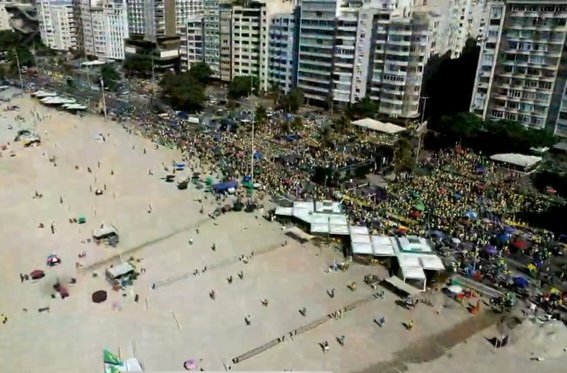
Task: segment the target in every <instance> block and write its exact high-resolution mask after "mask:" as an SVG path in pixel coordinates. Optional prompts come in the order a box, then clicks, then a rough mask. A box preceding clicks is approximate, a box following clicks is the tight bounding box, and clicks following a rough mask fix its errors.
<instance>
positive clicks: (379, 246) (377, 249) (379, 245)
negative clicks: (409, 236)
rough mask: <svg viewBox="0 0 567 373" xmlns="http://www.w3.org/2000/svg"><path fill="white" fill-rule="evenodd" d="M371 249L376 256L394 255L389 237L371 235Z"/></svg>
mask: <svg viewBox="0 0 567 373" xmlns="http://www.w3.org/2000/svg"><path fill="white" fill-rule="evenodd" d="M372 249H373V250H374V255H376V256H396V252H395V250H394V246H393V245H392V242H391V241H390V237H385V236H372Z"/></svg>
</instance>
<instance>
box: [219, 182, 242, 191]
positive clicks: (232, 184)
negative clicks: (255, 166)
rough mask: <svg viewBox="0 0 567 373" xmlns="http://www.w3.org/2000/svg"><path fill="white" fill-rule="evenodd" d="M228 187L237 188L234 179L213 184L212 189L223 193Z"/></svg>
mask: <svg viewBox="0 0 567 373" xmlns="http://www.w3.org/2000/svg"><path fill="white" fill-rule="evenodd" d="M230 188H234V189H236V188H238V183H237V182H236V181H227V182H224V183H218V184H215V185H213V191H215V192H216V193H224V192H226V191H228V190H229V189H230Z"/></svg>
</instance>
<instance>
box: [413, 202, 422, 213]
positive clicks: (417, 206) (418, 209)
mask: <svg viewBox="0 0 567 373" xmlns="http://www.w3.org/2000/svg"><path fill="white" fill-rule="evenodd" d="M413 208H414V209H416V210H417V211H421V212H423V211H425V205H424V204H423V203H421V202H420V203H417V204H416V205H415V206H414V207H413Z"/></svg>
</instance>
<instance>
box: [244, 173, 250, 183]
mask: <svg viewBox="0 0 567 373" xmlns="http://www.w3.org/2000/svg"><path fill="white" fill-rule="evenodd" d="M251 181H252V176H250V175H246V176H244V177H243V178H242V182H243V183H249V182H251Z"/></svg>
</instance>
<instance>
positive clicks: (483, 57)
mask: <svg viewBox="0 0 567 373" xmlns="http://www.w3.org/2000/svg"><path fill="white" fill-rule="evenodd" d="M566 43H567V4H565V3H562V2H557V1H553V0H550V1H538V2H534V1H530V0H526V1H521V0H516V1H509V2H504V1H495V2H490V3H489V5H488V13H487V15H486V27H485V33H484V37H483V39H482V44H481V51H480V60H479V65H478V68H477V74H476V79H475V85H474V90H473V96H472V100H471V108H470V111H471V112H473V113H475V114H478V115H480V116H481V117H482V118H484V119H491V120H500V119H508V120H514V121H518V122H520V123H522V124H524V125H525V126H527V127H531V128H536V129H543V128H548V129H551V130H554V131H555V132H556V133H558V134H559V133H560V132H563V128H564V127H563V123H565V121H564V119H562V116H563V117H565V115H564V114H562V111H563V112H564V108H565V106H564V100H565V84H566V80H567V66H566V63H565V57H566V56H565V50H566V49H565V46H566Z"/></svg>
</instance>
